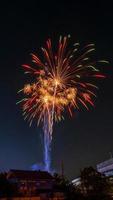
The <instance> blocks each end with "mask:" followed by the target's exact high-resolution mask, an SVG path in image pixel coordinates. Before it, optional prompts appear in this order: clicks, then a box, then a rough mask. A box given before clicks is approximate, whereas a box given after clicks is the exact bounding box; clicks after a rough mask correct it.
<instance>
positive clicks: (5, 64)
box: [0, 0, 113, 179]
mask: <svg viewBox="0 0 113 200" xmlns="http://www.w3.org/2000/svg"><path fill="white" fill-rule="evenodd" d="M23 2H24V3H23ZM23 2H22V3H20V1H18V3H16V2H15V3H10V1H6V2H4V5H3V4H2V3H0V15H1V16H0V40H1V41H0V52H1V53H0V55H1V58H0V87H1V93H0V94H1V95H0V113H1V114H0V170H1V171H4V170H8V169H11V168H13V169H14V168H15V169H30V167H31V166H32V165H33V164H34V163H41V162H42V157H43V154H42V151H43V150H42V139H41V137H42V129H41V127H39V128H37V127H36V126H35V124H33V126H32V127H31V128H29V126H28V123H27V122H25V121H24V120H23V117H22V112H21V109H20V106H19V105H18V106H17V105H16V102H17V101H18V99H19V98H20V96H19V95H17V91H18V89H20V88H21V87H22V86H23V84H24V83H25V80H27V77H26V76H24V75H23V70H22V67H21V65H22V64H23V63H29V62H30V59H31V57H30V55H29V54H30V53H31V52H34V53H37V52H39V51H40V50H39V49H40V47H41V46H43V45H44V42H45V41H46V39H47V38H48V37H51V38H52V40H54V42H55V44H56V43H57V41H58V38H59V35H67V34H71V36H72V42H73V43H74V42H78V41H79V42H80V44H82V45H84V44H87V43H92V42H93V43H95V45H96V53H95V57H96V58H99V59H107V60H108V61H109V62H110V64H108V65H104V66H102V67H101V69H103V68H104V69H103V70H104V72H105V73H106V75H107V79H105V80H102V81H99V83H97V84H98V85H99V87H100V90H99V91H98V92H97V95H98V98H97V99H96V101H95V107H94V108H91V109H90V111H89V112H88V111H86V110H85V109H82V110H81V112H78V111H75V113H74V116H73V118H72V119H71V118H70V117H69V116H68V115H65V121H62V122H60V123H58V124H55V126H54V133H53V142H52V168H53V169H55V170H57V171H58V172H60V171H61V161H62V160H63V163H64V171H65V174H66V176H67V177H69V178H71V179H73V178H75V177H76V176H78V175H79V172H80V169H82V168H83V167H86V166H94V167H95V166H96V164H98V163H99V162H102V161H104V160H106V159H109V157H110V154H109V152H112V153H113V4H108V2H110V1H106V3H104V2H103V1H97V3H96V1H94V2H95V3H93V1H89V2H88V1H84V2H83V1H82V3H80V1H79V3H77V1H75V2H74V1H68V3H66V1H60V2H58V1H53V3H52V2H50V1H46V2H45V1H38V0H37V1H23ZM25 2H26V3H25Z"/></svg>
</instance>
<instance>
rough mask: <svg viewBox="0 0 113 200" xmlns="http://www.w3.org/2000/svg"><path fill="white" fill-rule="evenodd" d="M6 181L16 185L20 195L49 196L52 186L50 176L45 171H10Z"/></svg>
mask: <svg viewBox="0 0 113 200" xmlns="http://www.w3.org/2000/svg"><path fill="white" fill-rule="evenodd" d="M7 179H8V180H9V181H10V182H12V183H15V184H16V185H17V188H18V191H19V193H20V194H21V195H24V196H29V195H32V196H33V195H37V194H44V193H46V194H49V193H50V192H51V191H52V188H53V185H54V179H53V177H52V175H51V174H50V173H48V172H46V171H40V170H39V171H25V170H10V171H9V172H8V174H7Z"/></svg>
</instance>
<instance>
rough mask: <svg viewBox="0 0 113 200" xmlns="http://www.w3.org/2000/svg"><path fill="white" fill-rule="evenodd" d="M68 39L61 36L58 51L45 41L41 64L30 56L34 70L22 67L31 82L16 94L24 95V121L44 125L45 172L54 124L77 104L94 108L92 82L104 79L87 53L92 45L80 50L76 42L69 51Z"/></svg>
mask: <svg viewBox="0 0 113 200" xmlns="http://www.w3.org/2000/svg"><path fill="white" fill-rule="evenodd" d="M68 40H69V37H60V39H59V43H58V48H57V50H56V51H53V49H52V43H51V40H50V39H48V40H47V42H46V47H45V48H41V50H42V54H43V61H42V60H41V59H40V58H39V57H38V56H37V55H34V54H31V56H32V62H33V63H34V64H33V65H34V67H31V66H29V65H26V64H25V65H23V68H24V69H25V73H26V74H31V75H32V77H33V78H34V82H33V83H29V84H26V85H25V86H24V88H23V89H21V90H20V91H19V92H22V93H23V94H24V98H23V99H22V100H21V101H19V103H20V102H21V103H22V109H23V116H24V119H27V120H28V121H29V123H30V125H31V124H32V122H33V120H34V119H36V120H37V124H38V125H39V124H40V123H42V124H43V130H44V144H45V163H46V169H47V170H49V168H50V155H49V151H50V144H51V140H52V132H53V123H54V121H60V120H62V119H63V118H64V116H63V113H64V110H65V109H66V110H68V112H69V114H70V115H71V116H72V110H73V109H79V107H80V104H82V105H83V106H84V107H85V108H86V109H87V110H88V107H89V105H91V106H93V105H94V103H93V99H94V97H96V95H95V89H96V88H97V86H95V85H94V83H93V80H94V79H95V78H104V77H105V76H104V75H102V74H100V72H99V69H98V68H97V67H96V66H97V63H98V62H95V61H92V60H90V58H89V55H90V53H91V52H92V51H94V50H95V49H94V44H89V45H87V46H85V47H84V48H83V49H82V50H81V51H79V43H75V44H74V45H73V46H72V48H71V49H70V48H69V46H68ZM78 55H79V56H78ZM99 62H107V61H104V60H102V61H99ZM88 80H90V81H89V82H88ZM91 81H92V82H91ZM47 163H48V164H47Z"/></svg>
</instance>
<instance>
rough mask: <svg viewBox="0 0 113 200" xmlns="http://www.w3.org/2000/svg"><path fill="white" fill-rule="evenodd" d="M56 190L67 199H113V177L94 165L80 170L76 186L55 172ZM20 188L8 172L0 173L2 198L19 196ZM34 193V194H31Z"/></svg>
mask: <svg viewBox="0 0 113 200" xmlns="http://www.w3.org/2000/svg"><path fill="white" fill-rule="evenodd" d="M53 177H54V187H53V189H52V191H51V197H52V196H54V192H56V191H57V192H58V191H59V192H62V193H64V196H65V199H66V200H112V199H113V197H112V196H113V178H112V177H109V178H107V177H105V176H104V175H102V174H101V173H99V172H97V171H96V170H95V169H94V168H92V167H87V168H84V169H83V170H82V171H81V172H80V184H79V185H77V186H75V185H73V184H72V183H70V181H69V180H68V179H66V178H65V177H64V176H61V175H59V174H54V176H53ZM20 195H21V194H20V193H19V188H18V185H17V184H16V183H13V182H11V181H9V180H8V179H7V173H1V174H0V198H1V197H18V196H20ZM31 195H32V194H31Z"/></svg>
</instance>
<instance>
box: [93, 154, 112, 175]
mask: <svg viewBox="0 0 113 200" xmlns="http://www.w3.org/2000/svg"><path fill="white" fill-rule="evenodd" d="M97 171H98V172H100V173H102V174H104V175H105V176H113V158H110V159H109V160H106V161H104V162H102V163H99V164H98V165H97Z"/></svg>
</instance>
